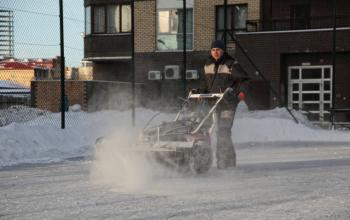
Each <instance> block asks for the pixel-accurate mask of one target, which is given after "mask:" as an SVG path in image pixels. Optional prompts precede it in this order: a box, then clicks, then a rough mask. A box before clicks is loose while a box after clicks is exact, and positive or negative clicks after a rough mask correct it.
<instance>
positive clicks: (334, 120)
mask: <svg viewBox="0 0 350 220" xmlns="http://www.w3.org/2000/svg"><path fill="white" fill-rule="evenodd" d="M337 126H340V127H346V128H349V129H350V108H333V109H331V128H332V129H333V128H336V127H337Z"/></svg>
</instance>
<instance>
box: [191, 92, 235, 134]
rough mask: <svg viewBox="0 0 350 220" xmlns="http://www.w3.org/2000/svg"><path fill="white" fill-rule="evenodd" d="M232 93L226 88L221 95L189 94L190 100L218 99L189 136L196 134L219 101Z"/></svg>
mask: <svg viewBox="0 0 350 220" xmlns="http://www.w3.org/2000/svg"><path fill="white" fill-rule="evenodd" d="M231 91H232V88H231V87H228V88H227V89H226V90H225V91H224V92H223V93H212V94H192V97H191V94H190V96H189V97H190V98H196V97H198V98H218V100H216V102H215V104H214V105H213V106H212V107H211V108H210V110H209V112H208V114H207V115H206V116H205V117H204V118H203V119H202V121H201V122H200V123H199V125H198V126H197V127H196V129H194V130H193V131H192V132H191V134H196V133H197V132H198V131H199V130H200V129H201V127H202V125H203V124H204V123H205V122H206V121H207V120H208V118H209V117H210V116H211V115H212V114H213V113H214V111H215V109H216V107H217V106H218V105H219V103H220V102H221V100H222V99H223V98H224V97H225V95H226V94H227V93H229V92H231Z"/></svg>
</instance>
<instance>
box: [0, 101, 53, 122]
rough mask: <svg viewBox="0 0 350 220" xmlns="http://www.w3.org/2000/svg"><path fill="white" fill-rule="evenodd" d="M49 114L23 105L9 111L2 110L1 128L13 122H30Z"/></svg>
mask: <svg viewBox="0 0 350 220" xmlns="http://www.w3.org/2000/svg"><path fill="white" fill-rule="evenodd" d="M48 114H49V112H48V111H45V110H41V109H37V108H30V107H27V106H23V105H14V106H10V107H9V108H7V109H0V127H2V126H5V125H8V124H11V123H12V122H25V121H30V120H32V119H34V118H37V117H39V116H42V115H48Z"/></svg>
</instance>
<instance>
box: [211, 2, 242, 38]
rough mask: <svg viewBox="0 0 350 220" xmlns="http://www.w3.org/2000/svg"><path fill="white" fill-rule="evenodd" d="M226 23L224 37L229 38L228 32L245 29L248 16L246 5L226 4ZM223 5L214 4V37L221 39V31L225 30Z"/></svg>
mask: <svg viewBox="0 0 350 220" xmlns="http://www.w3.org/2000/svg"><path fill="white" fill-rule="evenodd" d="M226 17H227V20H226V21H227V23H226V31H227V32H228V34H227V35H226V39H227V40H228V41H230V40H231V36H230V34H229V33H234V32H240V31H246V21H247V17H248V5H247V4H239V5H228V6H227V14H226ZM224 23H225V7H224V6H223V5H220V6H216V39H223V33H224V31H225V25H224Z"/></svg>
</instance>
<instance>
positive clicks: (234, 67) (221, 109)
mask: <svg viewBox="0 0 350 220" xmlns="http://www.w3.org/2000/svg"><path fill="white" fill-rule="evenodd" d="M241 70H242V68H241V67H240V66H239V64H238V62H236V61H235V60H234V59H233V58H232V57H231V56H230V55H228V54H227V53H226V52H225V44H224V42H223V41H221V40H216V41H214V42H213V43H212V45H211V51H210V57H209V59H208V61H207V62H206V64H205V66H204V79H205V81H203V83H202V86H201V87H202V88H201V89H202V90H206V91H207V92H209V93H222V92H224V91H225V90H226V88H230V90H229V92H228V93H227V95H226V96H225V98H224V99H223V101H222V102H221V103H220V105H219V106H218V109H217V111H216V113H217V114H216V119H217V133H216V134H217V144H216V148H217V149H216V159H217V167H218V168H219V169H222V168H226V167H234V166H236V152H235V149H234V146H233V143H232V139H231V128H232V125H233V119H234V115H235V111H236V108H237V104H238V102H239V101H240V100H243V99H244V98H245V94H246V89H247V82H246V79H248V77H247V75H246V73H245V72H244V71H243V72H242V71H241Z"/></svg>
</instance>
